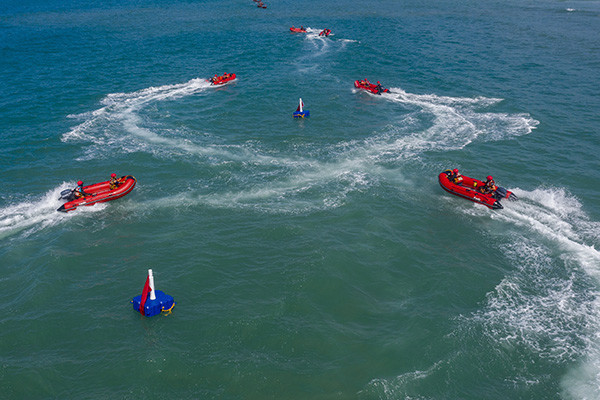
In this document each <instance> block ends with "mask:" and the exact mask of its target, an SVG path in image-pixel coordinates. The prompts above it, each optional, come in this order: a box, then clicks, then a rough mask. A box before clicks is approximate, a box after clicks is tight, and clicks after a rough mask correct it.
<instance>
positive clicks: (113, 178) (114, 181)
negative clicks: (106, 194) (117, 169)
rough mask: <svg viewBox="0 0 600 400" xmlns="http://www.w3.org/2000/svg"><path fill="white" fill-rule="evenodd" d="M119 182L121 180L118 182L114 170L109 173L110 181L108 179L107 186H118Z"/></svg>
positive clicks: (111, 188)
mask: <svg viewBox="0 0 600 400" xmlns="http://www.w3.org/2000/svg"><path fill="white" fill-rule="evenodd" d="M120 183H121V182H119V180H118V179H117V174H115V173H114V172H113V173H112V174H110V181H108V187H109V188H110V190H114V189H116V188H118V187H119V184H120Z"/></svg>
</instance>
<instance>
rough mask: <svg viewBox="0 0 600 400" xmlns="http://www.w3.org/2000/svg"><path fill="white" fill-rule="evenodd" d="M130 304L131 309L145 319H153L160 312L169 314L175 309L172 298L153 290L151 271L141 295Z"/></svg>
mask: <svg viewBox="0 0 600 400" xmlns="http://www.w3.org/2000/svg"><path fill="white" fill-rule="evenodd" d="M148 295H150V296H148ZM131 302H132V303H133V309H134V310H135V311H137V312H139V313H140V314H142V315H144V316H146V317H153V316H155V315H158V314H160V313H161V312H167V313H170V312H171V310H172V309H173V307H175V301H174V300H173V297H172V296H169V295H168V294H165V293H163V292H161V291H160V290H156V289H155V288H154V275H153V274H152V270H151V269H149V270H148V276H147V277H146V283H145V284H144V289H143V290H142V294H141V295H139V296H135V297H134V298H133V300H132V301H131Z"/></svg>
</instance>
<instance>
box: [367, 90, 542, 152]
mask: <svg viewBox="0 0 600 400" xmlns="http://www.w3.org/2000/svg"><path fill="white" fill-rule="evenodd" d="M390 92H391V93H383V94H382V95H381V96H380V97H381V98H383V99H386V100H389V101H392V102H395V103H398V104H400V105H402V106H404V107H405V108H406V109H407V111H408V115H407V116H406V117H404V119H403V120H402V121H400V123H398V124H395V125H396V126H398V130H399V131H400V132H401V133H404V134H405V136H403V137H402V138H401V139H400V143H399V145H400V146H399V147H401V148H408V149H411V150H412V151H413V152H419V153H420V152H423V151H428V150H436V149H440V147H441V146H443V148H444V149H446V150H459V149H462V148H464V147H465V146H467V145H468V144H470V143H472V142H473V141H475V140H476V139H478V140H483V141H497V140H504V139H508V138H511V137H515V136H522V135H527V134H529V133H531V132H532V130H533V129H535V128H536V126H537V125H538V124H539V122H538V121H536V120H535V119H533V118H531V116H530V115H529V114H525V113H522V114H509V113H495V112H481V111H480V110H481V109H483V108H487V107H490V106H493V105H495V104H497V103H499V102H501V101H502V99H495V98H486V97H476V98H470V97H446V96H437V95H434V94H428V95H420V94H413V93H407V92H405V91H404V90H402V89H401V88H390ZM378 97H379V96H378ZM427 125H429V126H430V127H429V128H428V129H426V130H425V131H423V130H422V129H419V131H418V132H417V133H413V132H414V129H415V126H419V127H420V126H427Z"/></svg>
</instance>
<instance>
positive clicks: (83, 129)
mask: <svg viewBox="0 0 600 400" xmlns="http://www.w3.org/2000/svg"><path fill="white" fill-rule="evenodd" d="M209 87H210V83H209V82H208V81H206V80H205V79H200V78H195V79H192V80H190V81H188V82H186V83H180V84H174V85H164V86H157V87H149V88H146V89H142V90H138V91H136V92H132V93H111V94H109V95H107V96H106V97H105V98H104V99H103V100H102V102H101V103H102V104H104V105H105V106H104V107H102V108H100V109H98V110H95V111H92V112H91V113H84V114H80V115H70V116H69V117H70V118H81V119H84V122H82V123H81V124H79V125H77V126H75V127H74V128H72V129H71V130H70V131H69V132H67V133H65V134H64V135H63V137H62V140H63V141H68V140H70V139H94V138H93V137H91V138H90V129H91V128H92V127H94V126H96V125H98V124H100V123H102V122H104V121H103V120H105V119H111V117H112V118H114V117H119V116H123V115H127V114H131V113H133V112H135V111H138V110H140V109H141V108H143V107H144V106H146V105H148V104H150V103H152V102H157V101H164V100H174V99H178V98H181V97H184V96H190V95H193V94H195V93H198V92H201V91H204V90H206V89H207V88H209Z"/></svg>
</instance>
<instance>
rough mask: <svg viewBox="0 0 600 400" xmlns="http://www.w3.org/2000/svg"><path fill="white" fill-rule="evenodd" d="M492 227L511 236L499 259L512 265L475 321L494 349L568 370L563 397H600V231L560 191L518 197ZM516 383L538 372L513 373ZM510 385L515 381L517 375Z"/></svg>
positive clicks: (493, 215) (495, 216)
mask: <svg viewBox="0 0 600 400" xmlns="http://www.w3.org/2000/svg"><path fill="white" fill-rule="evenodd" d="M515 193H516V194H517V196H519V199H520V200H519V201H517V202H506V203H505V209H504V210H502V212H495V213H490V216H491V218H492V219H493V220H497V221H501V222H502V223H504V224H507V226H508V227H509V228H510V230H511V232H510V235H511V241H510V242H509V243H508V244H506V245H504V248H503V250H504V254H505V255H506V256H507V258H508V259H509V260H510V261H511V263H512V264H513V265H514V267H515V269H514V272H513V273H511V274H509V275H508V276H506V277H505V278H504V279H503V280H502V282H500V284H499V285H498V286H497V287H496V288H495V290H494V291H493V292H491V293H489V294H488V296H487V302H486V305H485V307H484V309H483V310H481V311H480V312H478V313H476V314H475V315H473V316H472V321H471V322H474V323H475V324H476V325H479V326H480V327H481V328H482V329H483V331H484V333H485V334H486V335H487V337H488V338H489V339H490V342H492V343H496V345H497V346H498V347H499V348H512V349H515V348H517V349H518V348H522V349H524V350H527V352H526V353H528V354H532V353H533V354H538V355H539V357H540V358H541V361H542V362H549V363H552V364H562V365H572V364H573V363H574V362H577V361H579V360H582V359H583V360H584V361H583V362H582V364H581V365H579V366H578V367H576V368H574V369H573V370H571V372H569V374H568V375H567V376H566V377H565V378H564V379H563V382H562V389H563V390H564V391H565V393H568V394H569V396H568V397H574V398H599V397H600V329H599V328H598V326H600V291H599V290H598V288H599V287H600V251H598V250H596V247H598V245H600V223H598V222H594V221H590V220H589V218H588V217H587V215H586V214H585V212H584V211H583V210H582V205H581V204H580V203H579V201H578V200H577V199H576V198H575V197H573V196H572V195H570V194H568V193H567V192H566V191H565V190H564V189H536V190H533V191H525V190H519V189H516V190H515ZM517 372H518V375H520V377H519V379H527V378H531V379H533V378H534V376H535V375H536V372H534V371H532V372H531V376H527V375H528V371H522V370H520V371H517ZM514 378H515V379H516V378H517V376H516V375H515V377H514Z"/></svg>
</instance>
